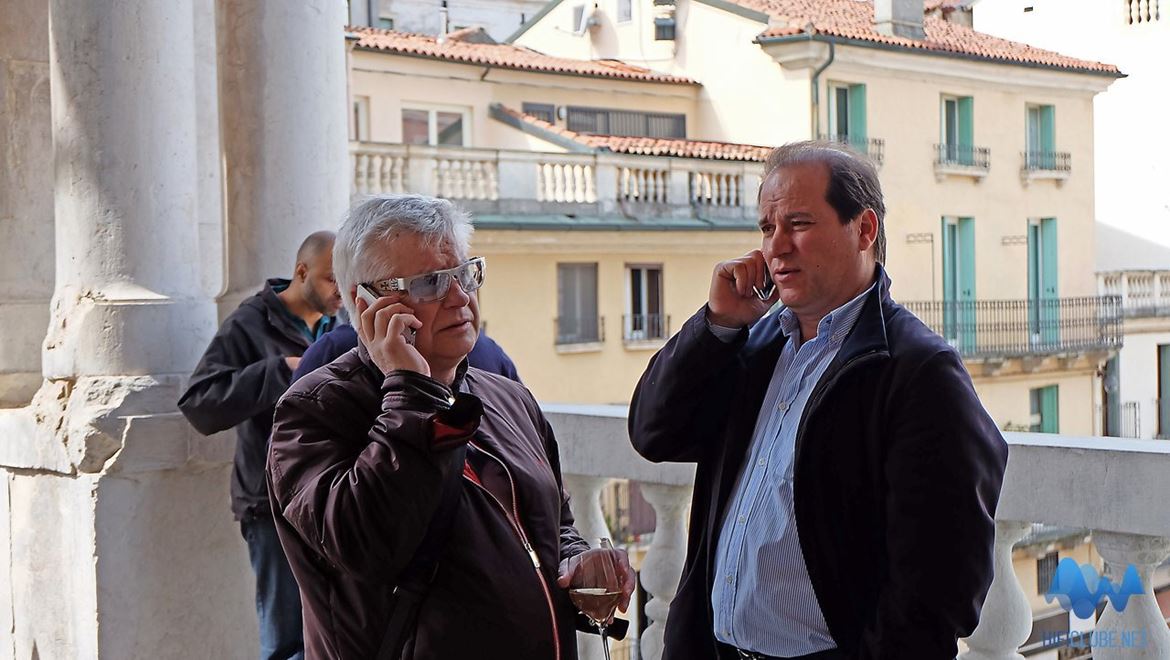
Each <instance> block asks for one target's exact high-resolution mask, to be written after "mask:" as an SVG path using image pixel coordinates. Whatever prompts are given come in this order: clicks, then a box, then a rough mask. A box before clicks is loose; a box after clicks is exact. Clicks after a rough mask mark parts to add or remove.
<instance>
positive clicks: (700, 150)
mask: <svg viewBox="0 0 1170 660" xmlns="http://www.w3.org/2000/svg"><path fill="white" fill-rule="evenodd" d="M492 108H493V110H495V111H497V112H500V113H502V114H504V115H507V116H508V117H510V118H511V119H512V120H514V121H515V122H520V127H521V128H522V129H523V128H525V127H528V128H530V129H534V130H532V131H531V132H533V133H534V134H536V135H538V136H541V137H557V138H561V140H568V141H571V142H575V143H577V144H579V145H582V146H584V147H588V148H590V149H592V150H600V151H612V152H614V153H619V154H634V155H639V156H674V157H677V158H706V159H709V160H737V161H754V162H761V163H762V162H764V160H765V159H767V157H768V152H770V151H771V150H772V148H771V147H761V146H757V145H752V144H736V143H733V142H711V141H708V140H687V139H683V138H649V137H627V136H621V135H588V134H585V133H577V132H575V131H570V130H569V129H567V128H561V127H559V126H556V125H554V124H550V123H548V122H547V121H545V120H543V119H539V118H537V117H533V116H532V115H528V114H525V113H523V112H520V111H519V110H516V109H514V108H509V107H506V106H504V105H500V104H495V105H493V106H492ZM542 134H543V135H542ZM549 134H552V135H549Z"/></svg>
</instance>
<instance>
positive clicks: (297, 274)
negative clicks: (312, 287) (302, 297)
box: [293, 261, 309, 282]
mask: <svg viewBox="0 0 1170 660" xmlns="http://www.w3.org/2000/svg"><path fill="white" fill-rule="evenodd" d="M308 277H309V265H308V264H306V263H305V262H303V261H298V262H297V268H296V270H294V271H293V279H295V280H300V281H302V282H304V281H305V280H306V279H307V278H308Z"/></svg>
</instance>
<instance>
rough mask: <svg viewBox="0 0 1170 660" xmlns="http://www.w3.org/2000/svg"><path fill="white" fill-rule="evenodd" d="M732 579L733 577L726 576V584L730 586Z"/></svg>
mask: <svg viewBox="0 0 1170 660" xmlns="http://www.w3.org/2000/svg"><path fill="white" fill-rule="evenodd" d="M734 579H735V578H733V577H731V576H730V575H728V576H727V584H731V583H732V582H733V581H734Z"/></svg>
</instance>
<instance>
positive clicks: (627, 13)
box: [617, 0, 634, 23]
mask: <svg viewBox="0 0 1170 660" xmlns="http://www.w3.org/2000/svg"><path fill="white" fill-rule="evenodd" d="M633 18H634V2H633V0H617V19H618V22H619V23H628V22H629V21H631V20H633Z"/></svg>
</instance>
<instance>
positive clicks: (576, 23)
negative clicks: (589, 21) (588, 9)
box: [569, 5, 585, 32]
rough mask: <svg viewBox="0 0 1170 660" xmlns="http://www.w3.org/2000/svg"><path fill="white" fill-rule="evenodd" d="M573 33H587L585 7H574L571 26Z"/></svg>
mask: <svg viewBox="0 0 1170 660" xmlns="http://www.w3.org/2000/svg"><path fill="white" fill-rule="evenodd" d="M569 30H570V31H571V32H584V31H585V5H577V6H576V7H573V24H572V25H570V26H569Z"/></svg>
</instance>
